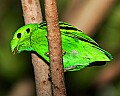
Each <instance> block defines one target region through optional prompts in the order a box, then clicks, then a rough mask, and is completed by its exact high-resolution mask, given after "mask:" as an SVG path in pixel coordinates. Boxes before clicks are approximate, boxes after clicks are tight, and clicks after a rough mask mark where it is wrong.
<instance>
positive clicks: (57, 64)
mask: <svg viewBox="0 0 120 96" xmlns="http://www.w3.org/2000/svg"><path fill="white" fill-rule="evenodd" d="M45 15H46V20H47V27H48V41H49V53H50V70H51V77H52V88H53V96H66V90H65V84H64V72H63V65H62V46H61V34H60V28H59V22H58V14H57V7H56V0H45Z"/></svg>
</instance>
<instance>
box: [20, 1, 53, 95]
mask: <svg viewBox="0 0 120 96" xmlns="http://www.w3.org/2000/svg"><path fill="white" fill-rule="evenodd" d="M21 2H22V8H23V15H24V20H25V24H29V23H40V22H42V14H41V9H40V4H39V0H21ZM32 63H33V67H34V73H35V82H36V91H37V96H51V82H50V81H49V76H48V74H49V73H50V72H49V67H48V66H47V64H46V63H45V62H44V61H43V60H42V59H40V58H39V57H38V56H37V55H36V54H34V53H32Z"/></svg>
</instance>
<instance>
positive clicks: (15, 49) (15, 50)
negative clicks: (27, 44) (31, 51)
mask: <svg viewBox="0 0 120 96" xmlns="http://www.w3.org/2000/svg"><path fill="white" fill-rule="evenodd" d="M17 52H18V50H17V47H15V48H14V51H13V54H14V55H15V54H16V53H17Z"/></svg>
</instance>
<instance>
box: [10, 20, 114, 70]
mask: <svg viewBox="0 0 120 96" xmlns="http://www.w3.org/2000/svg"><path fill="white" fill-rule="evenodd" d="M59 25H60V32H61V38H62V50H63V54H64V55H63V66H64V69H65V70H66V71H78V70H81V69H82V68H85V67H87V66H93V65H103V64H105V63H106V62H107V61H111V59H112V55H111V54H110V53H108V52H107V51H105V50H104V49H102V48H101V47H100V46H99V45H98V44H97V43H96V42H95V41H94V40H93V39H92V38H90V37H89V36H87V35H86V34H85V33H83V32H82V31H80V30H79V29H77V28H76V27H74V26H72V25H70V24H68V23H65V22H59ZM11 49H12V52H13V53H20V52H22V51H35V52H37V53H38V54H39V55H40V56H42V57H43V59H44V60H45V61H47V62H48V63H49V50H48V39H47V23H46V22H45V21H44V22H42V23H40V24H27V25H25V26H23V27H21V28H19V29H18V30H17V31H16V32H15V34H14V36H13V39H12V40H11Z"/></svg>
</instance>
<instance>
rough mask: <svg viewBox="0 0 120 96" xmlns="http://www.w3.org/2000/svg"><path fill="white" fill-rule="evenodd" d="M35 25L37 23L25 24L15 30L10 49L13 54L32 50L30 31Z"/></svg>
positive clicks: (35, 27)
mask: <svg viewBox="0 0 120 96" xmlns="http://www.w3.org/2000/svg"><path fill="white" fill-rule="evenodd" d="M37 27H38V24H27V25H25V26H23V27H21V28H19V29H18V30H17V31H16V32H15V34H14V36H13V38H12V40H11V49H12V52H13V53H14V54H16V53H20V52H22V51H25V50H26V51H31V50H33V48H32V46H31V33H32V32H34V31H35V30H36V29H37Z"/></svg>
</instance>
